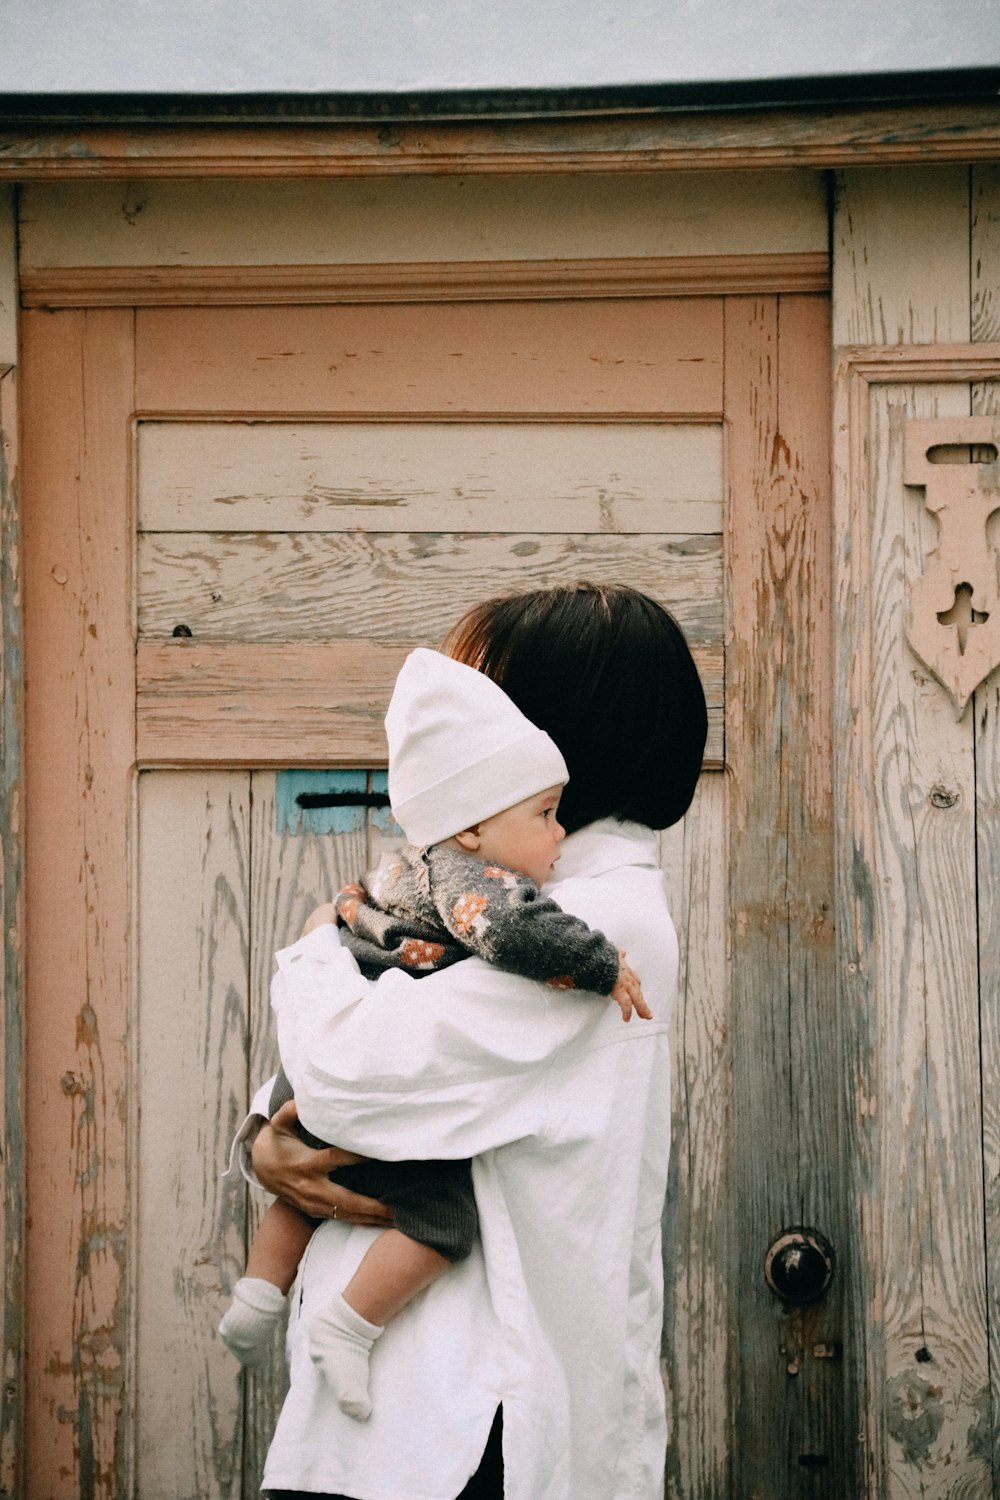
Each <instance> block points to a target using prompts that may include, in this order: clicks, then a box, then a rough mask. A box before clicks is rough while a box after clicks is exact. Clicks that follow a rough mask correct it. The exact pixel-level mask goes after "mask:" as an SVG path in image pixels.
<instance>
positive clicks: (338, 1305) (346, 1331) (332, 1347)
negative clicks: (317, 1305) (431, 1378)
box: [309, 1293, 382, 1422]
mask: <svg viewBox="0 0 1000 1500" xmlns="http://www.w3.org/2000/svg"><path fill="white" fill-rule="evenodd" d="M381 1332H382V1329H381V1328H380V1327H379V1326H378V1324H377V1323H369V1322H368V1320H367V1318H363V1317H362V1316H361V1314H360V1313H359V1312H355V1311H354V1308H353V1307H352V1306H351V1305H350V1303H349V1302H345V1301H344V1299H343V1297H341V1296H340V1294H339V1293H338V1294H337V1296H336V1297H334V1299H333V1301H332V1302H331V1303H330V1304H329V1306H328V1307H326V1308H324V1309H323V1311H322V1312H319V1313H317V1314H316V1316H315V1317H314V1318H313V1320H312V1322H311V1323H310V1325H309V1353H310V1354H311V1355H312V1357H313V1360H314V1361H315V1363H316V1364H317V1365H318V1366H319V1368H320V1370H321V1371H322V1372H323V1376H324V1378H325V1379H326V1382H327V1384H328V1385H329V1386H330V1388H331V1390H332V1391H333V1394H334V1395H335V1396H336V1398H337V1405H338V1406H339V1407H340V1409H341V1411H342V1412H343V1413H344V1414H345V1416H348V1417H354V1418H355V1419H356V1420H357V1421H359V1422H363V1421H364V1420H365V1419H366V1417H368V1416H370V1414H371V1409H372V1404H371V1401H370V1400H369V1397H368V1356H369V1354H370V1353H371V1352H372V1345H373V1344H374V1342H375V1340H376V1339H377V1338H378V1336H379V1334H380V1333H381Z"/></svg>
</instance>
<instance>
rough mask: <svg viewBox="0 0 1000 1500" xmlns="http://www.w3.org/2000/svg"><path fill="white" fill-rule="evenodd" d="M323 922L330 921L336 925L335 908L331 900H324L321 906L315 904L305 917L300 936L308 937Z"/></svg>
mask: <svg viewBox="0 0 1000 1500" xmlns="http://www.w3.org/2000/svg"><path fill="white" fill-rule="evenodd" d="M324 922H332V923H333V925H334V927H336V925H337V908H336V907H335V906H334V904H333V902H332V901H324V902H323V904H322V906H317V907H316V908H315V910H314V911H312V912H310V914H309V916H308V917H307V918H306V925H305V926H304V927H303V929H302V936H303V937H308V936H309V934H310V932H314V931H315V930H316V928H317V927H322V926H323V924H324Z"/></svg>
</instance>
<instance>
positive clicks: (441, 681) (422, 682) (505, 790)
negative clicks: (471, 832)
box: [385, 647, 569, 847]
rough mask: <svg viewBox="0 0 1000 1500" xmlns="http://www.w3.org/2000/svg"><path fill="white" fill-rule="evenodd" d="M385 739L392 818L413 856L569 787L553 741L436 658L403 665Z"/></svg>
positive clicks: (460, 668)
mask: <svg viewBox="0 0 1000 1500" xmlns="http://www.w3.org/2000/svg"><path fill="white" fill-rule="evenodd" d="M385 732H386V735H387V737H388V740H389V801H390V802H391V804H392V814H393V817H394V818H395V819H396V822H397V823H398V824H399V826H400V827H401V828H402V830H403V832H404V833H405V834H406V837H407V839H408V840H409V841H410V843H411V844H416V845H418V846H419V847H424V846H425V845H427V844H437V843H440V841H441V840H442V839H447V838H450V837H451V836H452V834H454V833H459V832H460V831H461V830H462V829H463V828H471V827H472V826H473V824H475V823H479V822H481V821H482V820H483V819H484V818H491V817H492V816H493V814H494V813H498V812H503V811H504V809H505V808H507V807H513V806H514V804H515V803H516V802H523V801H524V799H525V798H526V797H533V796H534V795H535V794H536V792H544V791H545V789H546V787H550V786H559V785H561V784H562V783H563V782H566V781H568V780H569V772H568V771H567V769H566V762H565V761H564V760H563V758H562V755H561V753H560V751H559V750H558V748H557V747H556V744H555V741H554V740H552V739H550V738H549V736H548V735H547V734H546V733H545V731H544V730H543V729H538V728H536V726H535V725H534V724H532V723H531V721H530V720H529V719H526V718H525V716H524V714H523V713H522V712H521V710H520V709H519V708H517V707H515V705H514V704H513V703H512V702H511V700H510V699H509V698H508V697H507V694H506V693H505V692H504V691H503V689H502V688H500V687H498V686H497V684H496V683H495V682H493V681H492V680H491V679H490V678H489V677H487V676H485V675H484V673H482V672H477V671H476V670H475V668H474V667H467V666H466V665H465V663H464V662H460V661H453V660H452V659H451V657H450V656H442V655H441V653H440V652H439V651H427V650H425V649H424V648H423V647H421V648H420V649H418V650H416V651H411V653H410V655H409V656H408V657H407V658H406V661H405V662H404V663H403V666H402V670H401V671H400V674H399V676H398V677H397V678H396V686H395V688H394V689H393V693H392V698H391V700H390V703H389V711H388V713H387V714H386V716H385Z"/></svg>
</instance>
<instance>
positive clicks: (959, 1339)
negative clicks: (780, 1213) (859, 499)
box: [847, 386, 992, 1500]
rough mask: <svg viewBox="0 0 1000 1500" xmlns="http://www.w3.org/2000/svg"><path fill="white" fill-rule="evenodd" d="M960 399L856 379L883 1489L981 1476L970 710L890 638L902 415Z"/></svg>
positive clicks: (963, 394) (949, 1485) (916, 503)
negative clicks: (863, 543)
mask: <svg viewBox="0 0 1000 1500" xmlns="http://www.w3.org/2000/svg"><path fill="white" fill-rule="evenodd" d="M968 399H969V398H968V388H967V387H963V386H958V387H955V388H952V389H951V390H949V389H948V388H947V387H938V388H937V389H934V388H924V389H917V390H914V389H913V388H912V387H910V388H905V387H900V386H876V387H873V388H872V389H871V392H870V394H869V397H868V400H869V402H870V410H871V428H870V457H869V472H868V478H869V500H868V510H869V519H868V520H867V521H866V522H864V523H861V518H860V517H858V518H856V520H857V522H859V523H861V524H867V525H870V528H871V530H870V536H869V537H868V538H867V543H868V546H869V547H870V565H869V568H868V570H867V578H866V580H865V583H866V589H865V591H866V593H867V595H868V599H869V603H868V608H869V609H870V610H871V640H872V643H873V647H875V651H874V655H873V659H871V660H869V661H868V662H866V664H865V668H864V670H865V678H866V681H867V683H868V689H867V690H868V692H869V693H870V695H871V708H870V724H869V726H868V732H869V734H870V739H868V742H867V744H866V745H865V746H864V749H863V751H862V753H863V754H864V755H865V756H866V758H867V759H868V762H869V765H870V767H871V772H870V775H871V783H870V787H869V788H868V789H867V795H869V796H870V797H871V807H870V810H869V812H868V816H867V817H866V820H865V822H866V828H867V830H868V839H867V841H866V842H867V846H866V847H863V848H862V849H861V850H859V855H858V858H856V867H857V866H858V865H859V864H860V862H861V861H863V863H864V866H865V870H864V875H863V880H864V885H865V888H866V889H867V890H868V891H869V892H870V922H871V934H870V941H869V942H868V943H867V944H866V951H865V952H864V954H863V955H859V956H858V957H856V958H854V959H853V960H852V962H854V963H856V964H857V963H862V962H863V963H865V964H867V965H870V968H871V985H872V1001H873V1003H874V1006H875V1014H876V1016H877V1032H876V1035H875V1036H873V1037H870V1038H869V1039H868V1045H870V1046H872V1047H874V1056H873V1057H872V1058H871V1059H870V1060H869V1061H868V1066H867V1068H865V1073H866V1074H867V1076H866V1078H865V1080H864V1084H863V1085H862V1088H861V1089H859V1091H858V1092H859V1105H860V1102H861V1097H862V1094H863V1097H864V1112H865V1113H866V1114H867V1115H868V1116H869V1118H870V1119H871V1120H872V1122H873V1126H874V1130H873V1131H872V1134H873V1136H874V1140H875V1143H877V1144H876V1149H877V1156H876V1157H875V1160H874V1173H873V1176H871V1177H870V1178H869V1180H868V1181H867V1182H866V1183H865V1184H864V1188H863V1193H864V1198H865V1212H866V1216H867V1219H868V1225H867V1229H866V1231H865V1232H866V1237H867V1243H866V1244H865V1247H864V1248H865V1251H866V1260H867V1263H868V1266H869V1275H870V1277H871V1283H870V1288H871V1289H870V1296H869V1306H868V1317H869V1319H870V1322H871V1324H872V1326H873V1330H874V1332H875V1337H874V1338H873V1339H872V1345H871V1352H872V1354H873V1355H874V1356H875V1357H874V1358H870V1361H869V1392H870V1400H871V1402H872V1411H871V1413H870V1418H869V1419H870V1421H872V1422H873V1423H874V1424H875V1425H876V1431H875V1433H874V1434H873V1436H874V1438H875V1440H876V1441H878V1442H879V1443H880V1444H883V1445H885V1457H884V1459H883V1461H882V1463H881V1464H880V1465H879V1469H880V1470H881V1472H880V1474H879V1481H880V1483H882V1484H883V1485H884V1486H885V1491H884V1492H885V1493H886V1494H887V1495H888V1496H890V1497H893V1500H894V1497H897V1496H899V1497H903V1496H906V1497H910V1496H914V1497H916V1496H920V1497H921V1500H925V1497H938V1496H940V1497H942V1500H943V1497H945V1496H953V1495H962V1494H969V1495H980V1494H989V1493H991V1490H992V1477H991V1472H990V1470H991V1460H990V1455H989V1454H988V1452H987V1453H986V1454H984V1453H983V1452H982V1451H981V1447H980V1445H978V1444H977V1443H975V1442H972V1443H970V1433H972V1432H973V1430H974V1429H975V1428H976V1426H977V1423H978V1422H979V1419H980V1416H981V1414H982V1410H983V1405H984V1402H985V1403H986V1406H987V1408H988V1403H989V1370H988V1354H987V1348H986V1284H985V1267H984V1262H983V1234H984V1225H983V1206H982V1114H981V1099H980V1060H979V1049H980V1037H979V1000H978V982H977V979H978V976H977V940H976V885H975V858H974V849H975V807H976V785H975V781H976V774H975V764H974V755H973V744H972V727H971V715H968V714H967V715H966V716H965V718H964V719H963V721H962V722H961V723H956V722H955V717H954V713H953V710H952V707H951V704H950V702H949V700H948V699H947V696H946V695H945V694H944V693H943V692H942V690H941V688H940V686H939V685H938V684H937V683H936V682H934V681H933V679H931V678H930V677H929V674H927V673H926V672H924V671H923V670H922V669H921V668H920V666H919V663H917V662H916V660H915V659H914V658H913V656H912V654H911V653H910V651H909V648H908V646H907V644H906V641H905V637H904V621H905V617H906V599H907V593H908V589H909V587H910V585H912V584H913V583H914V582H915V580H916V579H917V578H918V577H919V575H920V573H921V572H922V570H923V565H924V559H925V557H926V555H927V553H928V552H929V551H930V550H931V548H932V547H933V546H934V545H935V543H936V540H937V537H936V532H935V528H934V526H933V523H932V522H931V520H930V517H929V516H928V515H927V513H926V510H925V509H924V506H923V497H922V496H921V495H919V494H914V493H913V492H909V491H907V490H906V489H905V488H904V486H903V483H902V452H903V432H904V427H905V422H906V419H907V418H908V417H915V416H920V417H924V416H941V415H947V414H948V413H949V411H950V412H953V413H956V414H964V413H965V412H967V410H968ZM876 643H877V646H876ZM857 873H858V877H859V878H860V877H861V875H862V872H861V870H860V869H858V871H857ZM849 990H850V986H849ZM847 1003H848V1004H850V1005H851V1006H852V1010H853V1008H854V1005H855V1004H856V1001H855V997H853V996H852V995H850V993H848V1002H847ZM869 1160H871V1155H869Z"/></svg>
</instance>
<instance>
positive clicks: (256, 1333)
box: [219, 1276, 287, 1365]
mask: <svg viewBox="0 0 1000 1500" xmlns="http://www.w3.org/2000/svg"><path fill="white" fill-rule="evenodd" d="M286 1303H287V1298H286V1297H285V1294H284V1292H283V1291H282V1290H281V1288H280V1287H276V1286H275V1285H274V1283H273V1282H271V1281H261V1280H260V1279H259V1278H258V1277H256V1276H243V1277H241V1279H240V1280H239V1281H238V1282H237V1283H236V1286H235V1287H234V1288H233V1300H232V1302H230V1304H229V1307H228V1308H227V1310H226V1313H225V1316H224V1317H223V1319H222V1322H221V1323H220V1324H219V1334H220V1336H221V1338H222V1342H223V1343H224V1344H225V1346H226V1348H227V1349H228V1350H229V1351H230V1353H232V1354H235V1355H236V1358H237V1359H238V1360H239V1362H240V1364H241V1365H256V1364H259V1363H260V1362H261V1360H262V1359H263V1358H264V1356H265V1354H266V1353H267V1350H268V1348H269V1347H270V1344H271V1340H272V1339H273V1337H274V1330H275V1329H276V1328H277V1326H278V1324H279V1323H280V1322H281V1319H282V1318H283V1316H284V1313H285V1306H286Z"/></svg>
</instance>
